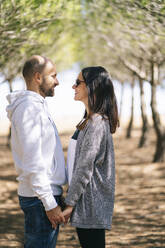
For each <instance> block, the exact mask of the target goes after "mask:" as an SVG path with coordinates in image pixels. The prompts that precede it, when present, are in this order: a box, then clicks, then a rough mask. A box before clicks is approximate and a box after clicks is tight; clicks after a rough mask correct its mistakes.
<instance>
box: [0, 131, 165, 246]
mask: <svg viewBox="0 0 165 248" xmlns="http://www.w3.org/2000/svg"><path fill="white" fill-rule="evenodd" d="M124 135H125V133H124V131H121V130H118V134H115V135H114V144H115V151H116V174H117V175H116V199H115V212H114V217H113V226H112V230H111V231H110V232H109V231H107V233H106V248H119V247H120V248H125V247H127V248H133V247H137V248H142V247H143V248H148V247H152V248H156V247H165V163H156V164H153V163H152V162H151V161H152V157H153V153H154V143H155V137H154V134H153V133H152V131H151V134H150V139H149V141H148V144H147V146H146V147H144V148H142V149H137V145H138V140H139V135H140V130H139V129H135V130H134V131H133V135H132V138H131V139H129V140H126V139H125V137H124ZM69 136H70V134H69V133H65V134H61V140H62V144H63V148H64V151H65V155H66V151H67V146H68V141H69ZM6 142H7V139H6V137H0V248H6V247H16V248H20V247H23V214H22V212H21V210H20V208H19V205H18V199H17V182H16V173H15V169H14V166H13V160H12V156H11V152H10V150H9V149H8V148H6V146H5V143H6ZM74 247H80V246H79V243H78V240H77V237H76V233H75V231H74V228H72V227H71V226H70V225H67V226H66V227H61V232H60V235H59V238H58V245H57V248H74ZM36 248H37V247H36ZM91 248H94V247H91Z"/></svg>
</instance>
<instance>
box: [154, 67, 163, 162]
mask: <svg viewBox="0 0 165 248" xmlns="http://www.w3.org/2000/svg"><path fill="white" fill-rule="evenodd" d="M157 71H158V65H157V64H156V63H154V62H151V109H152V119H153V124H154V130H155V133H156V137H157V140H156V151H155V154H154V158H153V162H162V161H165V130H164V129H163V127H161V123H160V117H159V113H158V112H157V108H156V86H157V81H158V77H157V75H158V73H157Z"/></svg>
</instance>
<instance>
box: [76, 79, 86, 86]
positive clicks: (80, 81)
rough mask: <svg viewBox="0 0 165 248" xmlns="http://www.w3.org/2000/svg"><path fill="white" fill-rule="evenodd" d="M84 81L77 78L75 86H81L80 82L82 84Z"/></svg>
mask: <svg viewBox="0 0 165 248" xmlns="http://www.w3.org/2000/svg"><path fill="white" fill-rule="evenodd" d="M82 82H84V83H85V81H83V80H79V79H77V80H76V82H75V86H76V87H77V86H79V84H81V83H82Z"/></svg>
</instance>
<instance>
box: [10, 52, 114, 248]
mask: <svg viewBox="0 0 165 248" xmlns="http://www.w3.org/2000/svg"><path fill="white" fill-rule="evenodd" d="M23 77H24V79H25V82H26V86H27V90H24V91H16V92H13V93H11V94H9V95H8V96H7V99H8V101H9V105H8V106H7V112H8V118H9V119H10V120H11V146H12V154H13V159H14V163H15V167H16V171H17V173H18V177H17V180H18V182H19V184H18V197H19V203H20V206H21V209H22V210H23V212H24V217H25V244H24V247H25V248H55V247H56V241H57V236H58V232H59V226H60V223H67V222H68V221H69V220H70V222H71V225H72V226H74V227H75V228H76V231H77V234H78V238H79V241H80V245H81V247H83V248H104V247H105V230H106V229H107V230H108V229H110V228H111V223H112V215H113V208H114V191H115V159H114V148H113V140H112V133H115V131H116V127H117V125H118V122H119V121H118V111H117V104H116V97H115V93H114V88H113V84H112V81H111V79H110V77H109V74H108V72H107V71H106V70H105V69H104V68H103V67H101V66H95V67H87V68H84V69H82V71H81V72H80V73H79V75H78V77H77V80H76V82H75V84H74V85H73V86H72V88H73V89H74V90H75V96H74V99H75V100H76V101H82V102H83V103H84V105H85V114H84V117H83V119H82V120H81V122H80V123H79V124H78V125H77V127H76V128H77V129H76V131H75V133H74V134H73V136H72V138H71V140H70V143H69V147H68V160H67V168H66V167H65V161H64V155H63V150H62V146H61V142H60V139H59V135H58V132H57V129H56V126H55V123H54V121H53V119H52V117H51V115H50V114H49V111H48V108H47V104H46V101H45V97H47V96H50V97H51V96H54V88H55V87H56V86H57V85H58V84H59V82H58V80H57V72H56V67H55V65H54V64H53V62H52V61H51V60H50V59H48V58H45V57H43V56H39V55H34V56H32V57H31V58H30V59H29V60H27V61H26V62H25V64H24V67H23ZM59 107H60V106H59ZM66 183H68V192H67V194H66V198H65V199H64V198H63V197H62V193H63V189H62V186H63V185H65V184H66Z"/></svg>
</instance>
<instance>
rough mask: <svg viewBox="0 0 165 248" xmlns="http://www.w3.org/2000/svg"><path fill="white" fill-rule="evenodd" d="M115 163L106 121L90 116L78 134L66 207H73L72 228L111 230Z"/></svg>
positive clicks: (99, 117) (96, 116) (98, 116)
mask: <svg viewBox="0 0 165 248" xmlns="http://www.w3.org/2000/svg"><path fill="white" fill-rule="evenodd" d="M114 191H115V160H114V148H113V140H112V135H111V133H110V127H109V122H108V120H104V119H102V117H101V116H100V115H96V114H95V115H93V117H92V119H91V120H89V121H88V123H87V125H86V126H85V128H84V129H83V130H81V131H80V133H79V136H78V139H77V145H76V154H75V162H74V169H73V176H72V180H71V184H70V186H69V190H68V194H67V196H66V199H65V201H66V204H67V205H70V206H74V210H73V212H72V216H71V224H72V226H75V227H79V228H96V229H97V228H98V229H111V222H112V215H113V208H114Z"/></svg>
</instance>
